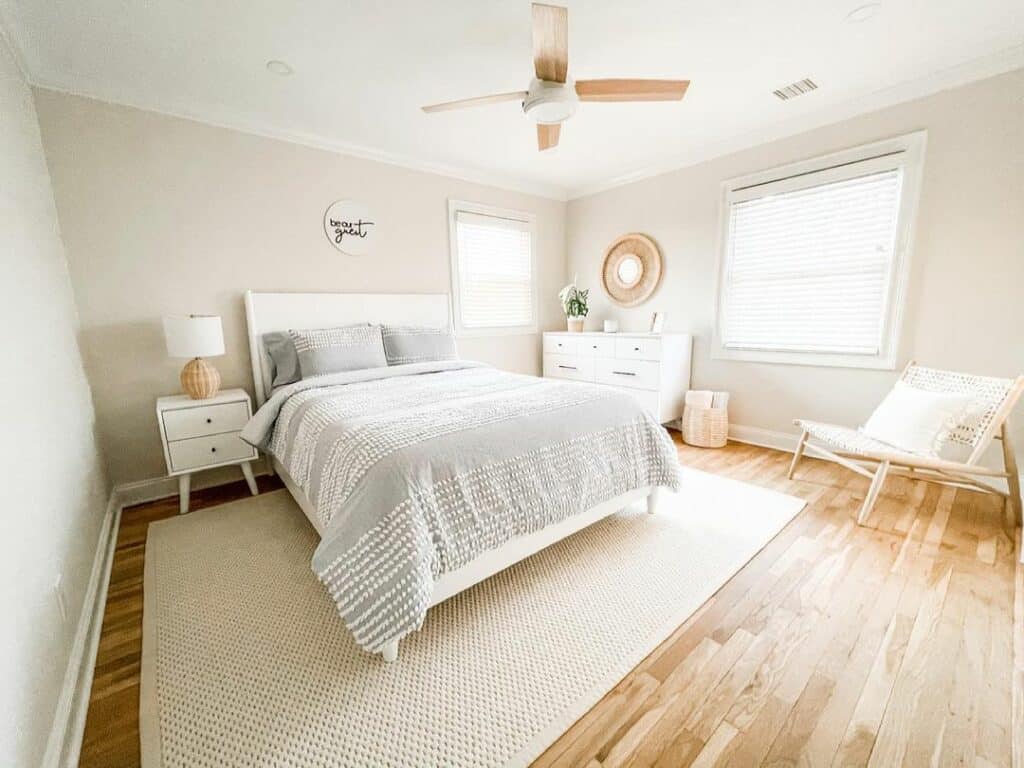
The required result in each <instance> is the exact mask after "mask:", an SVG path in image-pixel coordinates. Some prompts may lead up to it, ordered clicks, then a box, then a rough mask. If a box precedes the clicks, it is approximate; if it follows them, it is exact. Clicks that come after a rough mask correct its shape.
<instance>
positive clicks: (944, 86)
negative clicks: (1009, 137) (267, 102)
mask: <svg viewBox="0 0 1024 768" xmlns="http://www.w3.org/2000/svg"><path fill="white" fill-rule="evenodd" d="M3 8H4V4H3V0H0V36H3V37H4V38H5V39H6V40H7V41H8V44H9V46H10V48H11V50H12V52H13V55H14V57H15V60H16V61H17V63H18V66H19V67H20V68H21V69H22V72H23V74H24V76H25V79H26V81H27V82H28V83H29V84H30V85H32V86H33V87H35V88H42V89H45V90H50V91H55V92H58V93H65V94H69V95H72V96H79V97H82V98H88V99H93V100H95V101H100V102H104V103H107V104H114V105H119V106H127V107H132V108H134V109H140V110H143V111H147V112H153V113H155V114H160V115H166V116H168V117H175V118H179V119H183V120H190V121H192V122H197V123H201V124H203V125H209V126H213V127H216V128H225V129H228V130H234V131H239V132H241V133H246V134H250V135H253V136H260V137H262V138H268V139H275V140H277V141H285V142H288V143H291V144H298V145H300V146H306V147H311V148H314V149H320V150H324V151H327V152H332V153H335V154H342V155H348V156H351V157H356V158H360V159H363V160H370V161H373V162H378V163H384V164H386V165H394V166H398V167H402V168H408V169H410V170H414V171H420V172H422V173H430V174H433V175H437V176H444V177H447V178H452V179H458V180H460V181H467V182H471V183H474V184H481V185H485V186H489V187H495V188H498V189H504V190H508V191H513V192H520V193H523V194H528V195H534V196H537V197H542V198H547V199H550V200H557V201H559V202H566V201H571V200H577V199H580V198H583V197H587V196H589V195H593V194H597V193H599V192H605V191H607V190H610V189H614V188H617V187H622V186H625V185H627V184H632V183H634V182H637V181H641V180H643V179H648V178H651V177H654V176H660V175H661V174H664V173H670V172H672V171H676V170H679V169H681V168H686V167H689V166H693V165H697V164H699V163H702V162H706V161H708V160H712V159H714V158H716V157H722V156H724V155H728V154H732V153H734V152H739V151H741V150H744V149H749V148H751V147H755V146H759V145H761V144H767V143H769V142H772V141H777V140H779V139H784V138H787V137H789V136H794V135H797V134H800V133H803V132H805V131H809V130H813V129H815V128H820V127H823V126H826V125H831V124H834V123H838V122H842V121H843V120H848V119H850V118H853V117H857V116H859V115H863V114H867V113H870V112H875V111H877V110H880V109H884V108H886V107H890V106H894V105H896V104H900V103H903V102H907V101H912V100H914V99H919V98H922V97H925V96H929V95H931V94H934V93H937V92H939V91H943V90H948V89H951V88H956V87H958V86H961V85H966V84H968V83H971V82H975V81H977V80H982V79H985V78H987V77H994V76H996V75H1000V74H1003V73H1005V72H1009V71H1012V70H1015V69H1021V68H1024V43H1022V44H1019V45H1016V46H1012V47H1010V48H1005V49H1003V50H1001V51H997V52H995V53H993V54H990V55H988V56H983V57H980V58H977V59H972V60H970V61H967V62H964V63H962V64H958V65H956V66H953V67H948V68H946V69H942V70H938V71H937V72H933V73H930V74H928V75H925V76H924V77H920V78H916V79H914V80H908V81H906V82H903V83H900V84H898V85H895V86H892V87H889V88H885V89H882V90H879V91H874V92H870V93H866V94H862V95H860V96H856V97H853V98H851V99H847V100H846V101H843V102H841V103H838V104H834V105H831V106H829V107H826V108H823V109H821V110H818V111H815V112H811V113H808V114H805V115H801V116H799V117H794V118H792V119H789V120H783V121H780V122H777V123H775V124H773V125H771V126H767V127H765V128H763V129H759V130H757V131H751V132H747V133H742V134H738V135H736V136H732V137H730V138H727V139H723V140H721V141H716V142H712V143H708V144H704V145H701V146H699V147H695V148H694V149H692V150H690V151H688V152H686V153H684V154H681V155H675V156H673V157H672V158H669V159H666V160H663V161H660V162H657V163H653V164H651V165H648V166H646V167H643V168H639V169H637V170H634V171H630V172H627V173H624V174H620V175H617V176H613V177H610V178H607V179H604V180H601V181H596V182H593V183H590V184H584V185H580V186H578V187H572V186H570V187H568V188H567V187H563V186H558V185H554V184H546V183H543V182H536V181H530V180H527V179H523V178H519V177H512V176H507V175H504V174H501V173H499V172H493V171H486V170H481V169H479V168H471V167H466V166H459V165H451V164H447V163H438V162H435V161H430V160H423V159H419V158H415V157H410V156H407V155H402V154H398V153H393V152H388V151H385V150H381V149H375V148H373V147H367V146H364V145H361V144H355V143H352V142H346V141H340V140H336V139H329V138H325V137H323V136H318V135H316V134H312V133H308V132H305V131H297V130H291V129H287V128H279V127H275V126H272V125H269V124H267V123H266V122H264V121H259V120H253V119H252V118H248V117H245V116H242V115H238V114H232V113H225V114H221V115H219V116H217V117H208V116H204V115H201V114H199V112H198V111H196V110H194V109H192V108H189V107H186V106H183V105H173V106H170V107H166V106H161V107H157V106H154V105H151V104H145V103H141V102H138V101H136V100H133V99H123V98H119V97H116V96H113V95H111V94H107V93H104V92H103V89H102V88H99V87H95V88H88V87H84V88H83V87H77V88H72V87H69V86H67V85H66V84H64V83H61V82H57V81H56V80H50V79H48V78H45V77H36V76H33V75H32V74H31V73H30V72H28V70H27V68H26V67H25V57H24V52H23V51H22V49H20V48H19V47H18V46H17V45H16V44H15V43H14V40H15V36H14V35H13V34H12V33H11V32H10V26H9V24H5V23H4V22H5V21H6V20H7V18H6V16H5V14H4V12H3ZM5 27H6V30H5Z"/></svg>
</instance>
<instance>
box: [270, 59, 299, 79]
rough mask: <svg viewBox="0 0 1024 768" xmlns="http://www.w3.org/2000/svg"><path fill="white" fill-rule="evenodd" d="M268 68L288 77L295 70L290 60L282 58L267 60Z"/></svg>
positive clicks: (276, 73)
mask: <svg viewBox="0 0 1024 768" xmlns="http://www.w3.org/2000/svg"><path fill="white" fill-rule="evenodd" d="M267 70H268V71H270V72H273V73H274V74H275V75H281V76H282V77H287V76H288V75H290V74H291V73H292V72H294V71H295V70H294V69H292V68H291V65H290V64H288V62H285V61H281V60H280V59H271V60H270V61H268V62H267Z"/></svg>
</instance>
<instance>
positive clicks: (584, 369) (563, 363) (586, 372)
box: [544, 355, 594, 381]
mask: <svg viewBox="0 0 1024 768" xmlns="http://www.w3.org/2000/svg"><path fill="white" fill-rule="evenodd" d="M544 375H545V376H546V377H548V378H552V379H572V380H574V381H593V380H594V358H592V357H575V356H573V355H544Z"/></svg>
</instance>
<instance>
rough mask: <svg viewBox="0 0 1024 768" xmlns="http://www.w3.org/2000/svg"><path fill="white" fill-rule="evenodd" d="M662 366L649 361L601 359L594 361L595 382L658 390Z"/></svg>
mask: <svg viewBox="0 0 1024 768" xmlns="http://www.w3.org/2000/svg"><path fill="white" fill-rule="evenodd" d="M660 370H661V366H660V365H659V364H658V363H654V362H650V361H648V360H619V359H617V358H607V357H599V358H597V359H596V360H595V361H594V372H595V376H594V380H595V381H596V382H597V383H598V384H613V385H615V386H620V387H636V388H638V389H658V386H659V384H660V381H661V377H660V375H659V373H660Z"/></svg>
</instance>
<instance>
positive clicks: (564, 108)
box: [523, 78, 580, 125]
mask: <svg viewBox="0 0 1024 768" xmlns="http://www.w3.org/2000/svg"><path fill="white" fill-rule="evenodd" d="M579 102H580V99H579V96H577V95H576V85H575V84H574V83H573V81H572V80H571V79H567V81H566V82H564V83H552V82H549V81H547V80H538V79H536V78H534V79H533V80H532V81H531V83H530V90H529V91H528V92H527V94H526V98H525V99H523V112H525V113H526V115H527V117H529V118H530V119H531V120H533V121H534V122H536V123H540V124H541V125H557V124H558V123H562V122H564V121H566V120H568V119H569V118H570V117H572V116H573V115H574V114H575V113H576V107H577V106H578V105H579Z"/></svg>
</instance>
